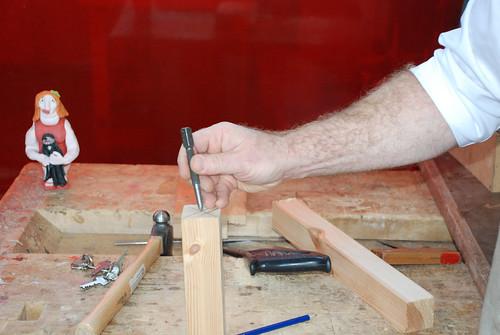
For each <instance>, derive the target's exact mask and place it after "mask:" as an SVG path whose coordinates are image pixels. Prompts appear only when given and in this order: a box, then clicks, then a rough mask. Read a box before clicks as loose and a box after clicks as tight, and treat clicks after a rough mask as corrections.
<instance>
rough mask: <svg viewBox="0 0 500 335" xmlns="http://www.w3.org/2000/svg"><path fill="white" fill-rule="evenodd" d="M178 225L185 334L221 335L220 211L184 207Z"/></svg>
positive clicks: (222, 308) (222, 313)
mask: <svg viewBox="0 0 500 335" xmlns="http://www.w3.org/2000/svg"><path fill="white" fill-rule="evenodd" d="M181 225H182V254H183V259H184V286H185V290H186V322H187V328H188V334H190V335H205V334H207V335H220V334H224V333H225V317H224V315H225V313H224V283H223V278H224V276H223V270H222V236H221V222H220V210H219V209H216V210H204V211H200V210H199V209H198V207H197V206H196V205H186V206H184V210H183V212H182V221H181Z"/></svg>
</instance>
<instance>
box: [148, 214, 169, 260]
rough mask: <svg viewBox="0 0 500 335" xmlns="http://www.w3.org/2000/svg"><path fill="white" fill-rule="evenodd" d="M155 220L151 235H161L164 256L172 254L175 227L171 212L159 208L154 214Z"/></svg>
mask: <svg viewBox="0 0 500 335" xmlns="http://www.w3.org/2000/svg"><path fill="white" fill-rule="evenodd" d="M153 221H154V222H155V224H154V226H153V228H152V229H151V236H159V237H161V240H162V253H161V255H162V256H172V246H173V244H174V228H173V227H172V225H171V224H170V214H168V212H167V211H164V210H158V211H156V212H155V213H154V214H153Z"/></svg>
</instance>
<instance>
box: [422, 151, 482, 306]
mask: <svg viewBox="0 0 500 335" xmlns="http://www.w3.org/2000/svg"><path fill="white" fill-rule="evenodd" d="M420 171H421V173H422V175H423V176H424V179H425V181H426V182H427V185H428V186H429V190H430V191H431V194H432V196H433V197H434V200H435V201H436V204H437V206H438V208H439V211H440V212H441V215H442V216H443V218H444V221H445V222H446V225H447V226H448V230H449V231H450V233H451V236H452V237H453V241H454V242H455V245H456V246H457V249H458V251H460V253H461V254H462V257H463V259H464V261H465V264H467V267H468V268H469V272H470V274H471V276H472V279H473V280H474V282H475V283H476V286H477V289H478V290H479V294H481V296H482V297H483V298H484V295H485V294H486V285H487V284H488V276H489V273H490V269H491V267H490V264H489V263H488V260H487V259H486V256H485V255H484V253H483V251H482V250H481V247H480V246H479V244H478V242H477V240H476V238H475V237H474V234H472V231H471V229H470V227H469V224H468V223H467V220H466V219H465V217H464V215H463V214H462V212H461V211H460V208H459V207H458V205H457V203H456V202H455V199H454V198H453V195H452V194H451V192H450V190H449V189H448V187H447V186H446V182H445V181H444V179H443V176H441V173H440V171H439V168H438V167H437V165H436V162H435V161H434V160H433V159H429V160H427V161H425V162H422V163H421V164H420Z"/></svg>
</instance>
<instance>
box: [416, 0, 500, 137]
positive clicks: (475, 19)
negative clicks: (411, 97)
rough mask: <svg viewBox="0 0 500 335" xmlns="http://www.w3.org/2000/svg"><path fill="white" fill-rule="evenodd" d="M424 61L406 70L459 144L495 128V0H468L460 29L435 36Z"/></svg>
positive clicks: (498, 31) (498, 62) (498, 77)
mask: <svg viewBox="0 0 500 335" xmlns="http://www.w3.org/2000/svg"><path fill="white" fill-rule="evenodd" d="M439 44H441V45H442V46H444V49H438V50H436V51H435V52H434V56H433V57H432V58H431V59H429V60H428V61H427V62H425V63H423V64H420V65H419V66H417V67H414V68H412V69H411V71H412V72H413V74H415V76H416V77H417V79H418V80H419V82H420V84H421V85H422V86H423V88H424V89H425V91H426V92H427V94H429V96H430V97H431V99H432V101H433V102H434V104H435V105H436V107H437V108H438V109H439V111H440V112H441V115H442V116H443V117H444V119H445V120H446V122H447V123H448V125H449V126H450V128H451V130H452V132H453V134H454V135H455V138H456V140H457V143H458V145H459V146H466V145H469V144H472V143H476V142H482V141H485V140H486V139H488V138H489V137H490V136H491V135H492V134H493V133H494V132H495V131H496V130H498V129H499V128H500V1H499V0H470V1H469V4H468V5H467V7H466V9H465V11H464V14H463V15H462V18H461V28H459V29H455V30H452V31H449V32H446V33H443V34H441V35H440V36H439Z"/></svg>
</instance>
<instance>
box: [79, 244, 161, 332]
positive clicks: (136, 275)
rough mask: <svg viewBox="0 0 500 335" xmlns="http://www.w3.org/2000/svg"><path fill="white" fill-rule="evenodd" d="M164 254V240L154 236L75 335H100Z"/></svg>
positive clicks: (80, 324)
mask: <svg viewBox="0 0 500 335" xmlns="http://www.w3.org/2000/svg"><path fill="white" fill-rule="evenodd" d="M161 252H162V238H161V237H156V236H152V237H151V238H150V239H149V242H148V244H147V246H146V248H144V250H143V251H142V252H141V253H140V254H139V256H137V258H136V259H135V261H134V262H133V263H132V264H130V265H129V266H128V267H127V268H126V269H125V271H123V273H122V274H120V276H119V277H118V279H117V280H116V281H115V282H114V283H113V285H112V286H111V287H110V288H109V290H108V292H106V294H105V295H104V297H102V299H101V301H100V302H99V304H98V305H97V306H96V307H95V308H94V310H93V311H92V312H91V313H90V314H89V315H88V316H87V317H86V318H85V319H84V320H83V321H82V322H80V323H79V324H78V325H77V326H76V330H75V334H77V335H84V334H85V335H87V334H100V333H101V332H102V331H103V330H104V328H105V327H106V326H107V324H108V323H109V322H110V321H111V319H113V317H114V316H115V314H116V313H117V312H118V311H119V310H120V309H121V308H122V306H123V304H125V302H127V300H128V299H129V298H130V296H131V295H132V292H134V290H135V288H136V287H137V285H138V284H139V282H140V281H141V279H142V277H143V276H144V274H145V273H146V271H148V269H149V268H150V267H151V264H153V263H154V262H155V261H156V259H157V258H158V257H159V256H160V254H161Z"/></svg>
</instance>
